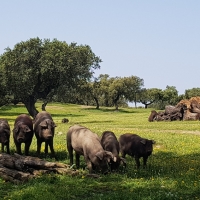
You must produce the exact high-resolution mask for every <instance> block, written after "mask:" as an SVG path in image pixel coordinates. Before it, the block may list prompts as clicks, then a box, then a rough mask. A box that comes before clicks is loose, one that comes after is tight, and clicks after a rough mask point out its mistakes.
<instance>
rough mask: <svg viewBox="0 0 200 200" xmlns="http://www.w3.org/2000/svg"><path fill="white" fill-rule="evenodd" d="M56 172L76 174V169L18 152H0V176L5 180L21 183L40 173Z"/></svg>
mask: <svg viewBox="0 0 200 200" xmlns="http://www.w3.org/2000/svg"><path fill="white" fill-rule="evenodd" d="M48 173H58V174H69V175H72V176H73V175H77V174H78V171H75V170H73V169H71V168H70V166H69V165H67V164H63V163H59V162H48V161H45V160H42V159H40V158H37V157H31V156H21V155H19V154H14V155H9V154H6V153H1V154H0V177H1V178H2V179H4V180H5V181H10V182H13V183H23V182H26V181H28V180H29V179H31V178H34V177H37V176H39V175H42V174H48Z"/></svg>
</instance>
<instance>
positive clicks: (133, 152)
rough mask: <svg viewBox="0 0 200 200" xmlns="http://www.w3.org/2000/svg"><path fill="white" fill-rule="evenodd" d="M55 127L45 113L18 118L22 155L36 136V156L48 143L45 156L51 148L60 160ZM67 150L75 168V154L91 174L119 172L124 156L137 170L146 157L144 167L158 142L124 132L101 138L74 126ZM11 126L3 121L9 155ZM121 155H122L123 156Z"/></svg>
mask: <svg viewBox="0 0 200 200" xmlns="http://www.w3.org/2000/svg"><path fill="white" fill-rule="evenodd" d="M55 127H56V124H55V123H54V121H53V119H52V117H51V115H50V114H49V113H48V112H46V111H42V112H39V113H38V114H37V116H36V117H35V119H34V120H32V119H31V118H30V117H29V116H28V115H26V114H21V115H19V116H18V117H17V118H16V119H15V122H14V128H13V139H14V144H15V146H16V152H17V153H18V154H22V151H21V144H22V143H24V144H25V149H24V154H25V155H28V154H29V148H30V145H31V142H32V139H33V136H34V134H35V137H36V139H37V155H38V156H39V154H40V151H41V144H42V142H44V143H45V154H48V148H50V151H51V154H52V156H53V157H54V158H55V159H57V157H56V155H55V151H54V147H53V138H54V132H55ZM66 141H67V145H66V146H67V150H68V153H69V159H70V165H73V151H74V152H75V158H76V161H75V163H76V167H77V168H79V166H80V156H81V155H82V156H84V160H85V163H86V165H87V168H88V170H89V173H92V172H93V171H96V170H98V171H101V172H106V171H107V170H111V171H113V170H117V169H118V168H119V166H120V165H123V166H124V167H126V161H125V156H126V154H128V155H129V156H132V157H134V158H135V162H136V166H137V168H139V167H140V160H139V159H140V158H141V157H142V158H143V166H144V167H145V166H146V164H147V159H148V157H149V156H150V155H151V153H152V151H153V144H154V143H155V141H153V140H148V139H146V138H142V137H140V136H139V135H136V134H131V133H125V134H122V135H121V136H120V137H119V139H117V137H116V136H115V134H114V133H113V132H112V131H104V132H103V133H102V135H101V137H99V136H98V135H97V134H96V133H94V132H92V131H91V130H90V129H88V128H86V127H84V126H81V125H73V126H71V127H70V128H69V130H68V131H67V134H66ZM9 142H10V126H9V124H8V121H7V120H5V119H0V143H1V151H2V152H5V147H6V150H7V153H8V154H9V153H10V149H9ZM120 153H121V156H120Z"/></svg>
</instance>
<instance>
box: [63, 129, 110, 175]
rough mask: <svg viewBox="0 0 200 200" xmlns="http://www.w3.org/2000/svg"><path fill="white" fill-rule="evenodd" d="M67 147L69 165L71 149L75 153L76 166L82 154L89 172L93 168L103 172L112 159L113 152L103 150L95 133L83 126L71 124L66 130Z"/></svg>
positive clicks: (71, 154) (71, 157) (71, 158)
mask: <svg viewBox="0 0 200 200" xmlns="http://www.w3.org/2000/svg"><path fill="white" fill-rule="evenodd" d="M67 149H68V152H69V157H70V165H72V164H73V150H74V151H75V154H76V166H77V168H79V164H80V155H83V156H84V159H85V162H86V164H87V167H88V169H89V173H90V174H91V173H92V171H93V170H94V169H95V168H99V169H100V170H102V171H103V172H104V171H105V170H106V169H107V168H108V163H110V160H111V159H113V154H112V153H111V152H109V151H105V150H104V149H103V147H102V146H101V141H100V139H99V137H98V135H97V134H95V133H93V132H92V131H91V130H89V129H88V128H86V127H84V126H80V125H74V126H71V127H70V128H69V130H68V132H67Z"/></svg>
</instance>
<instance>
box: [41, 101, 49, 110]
mask: <svg viewBox="0 0 200 200" xmlns="http://www.w3.org/2000/svg"><path fill="white" fill-rule="evenodd" d="M47 103H48V102H44V103H43V104H42V110H43V111H46V105H47Z"/></svg>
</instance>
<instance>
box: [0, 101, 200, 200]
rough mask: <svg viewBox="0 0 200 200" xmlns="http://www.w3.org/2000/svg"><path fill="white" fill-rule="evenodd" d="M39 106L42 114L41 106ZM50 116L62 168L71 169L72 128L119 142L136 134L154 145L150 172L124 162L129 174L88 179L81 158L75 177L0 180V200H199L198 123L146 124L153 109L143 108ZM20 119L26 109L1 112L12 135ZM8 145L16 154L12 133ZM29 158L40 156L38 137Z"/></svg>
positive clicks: (81, 109)
mask: <svg viewBox="0 0 200 200" xmlns="http://www.w3.org/2000/svg"><path fill="white" fill-rule="evenodd" d="M36 106H37V109H38V110H39V111H41V103H38V104H37V105H36ZM46 110H47V111H48V112H50V113H51V114H52V117H53V119H54V121H55V123H56V124H57V127H56V132H55V137H54V149H55V151H56V155H57V156H58V161H59V162H62V163H66V164H69V158H68V152H67V150H66V132H67V130H68V128H69V127H70V126H71V125H74V124H81V125H83V126H86V127H88V128H90V129H91V130H92V131H93V132H95V133H97V134H98V135H99V136H100V135H101V134H102V132H103V131H105V130H110V131H113V132H114V133H115V134H116V136H117V137H119V136H120V134H123V133H135V134H138V135H140V136H142V137H145V138H148V139H153V140H155V141H156V144H155V145H154V151H153V153H152V155H151V156H150V157H149V159H148V162H147V168H146V169H143V168H140V169H139V170H137V169H136V166H135V160H134V159H133V158H131V157H130V156H126V162H127V168H126V169H124V168H123V167H121V168H120V170H119V171H118V172H113V173H108V174H106V175H103V174H100V178H89V177H87V176H86V174H87V169H85V162H84V160H83V157H81V168H80V169H79V171H80V174H79V175H77V176H70V175H58V174H48V175H42V176H40V177H38V178H36V179H32V180H30V181H28V182H27V183H23V184H18V185H16V184H13V183H9V182H5V181H4V180H2V179H0V199H5V200H9V199H10V200H22V199H23V200H26V199H27V200H28V199H29V200H32V199H36V200H37V199H43V200H46V199H49V200H50V199H51V200H65V199H88V200H92V199H95V200H104V199H105V200H107V199H116V200H120V199H121V200H122V199H126V200H129V199H132V200H143V199H144V200H159V199H160V200H161V199H162V200H164V199H186V200H188V199H191V200H193V199H200V122H199V121H173V122H148V116H149V114H150V111H151V109H144V108H119V111H115V110H114V108H105V107H102V108H100V109H99V110H96V109H95V107H89V106H81V105H73V104H60V103H51V104H50V103H49V104H48V105H47V107H46ZM22 113H26V114H27V110H26V108H25V107H24V106H23V105H16V106H14V105H10V106H3V107H1V108H0V118H5V119H7V120H8V122H9V124H10V126H11V130H12V129H13V124H14V120H15V118H16V117H17V116H18V115H19V114H22ZM63 118H67V119H69V123H62V122H61V121H62V119H63ZM10 143H11V145H10V148H11V154H13V153H14V152H15V146H14V143H13V138H12V133H11V138H10ZM22 150H24V146H23V145H22ZM43 151H44V144H43V145H42V152H43ZM30 155H31V156H35V155H36V139H35V137H34V138H33V142H32V144H31V148H30ZM41 158H44V159H47V160H49V161H55V160H54V159H52V158H50V157H47V158H45V157H44V153H42V154H41Z"/></svg>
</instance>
